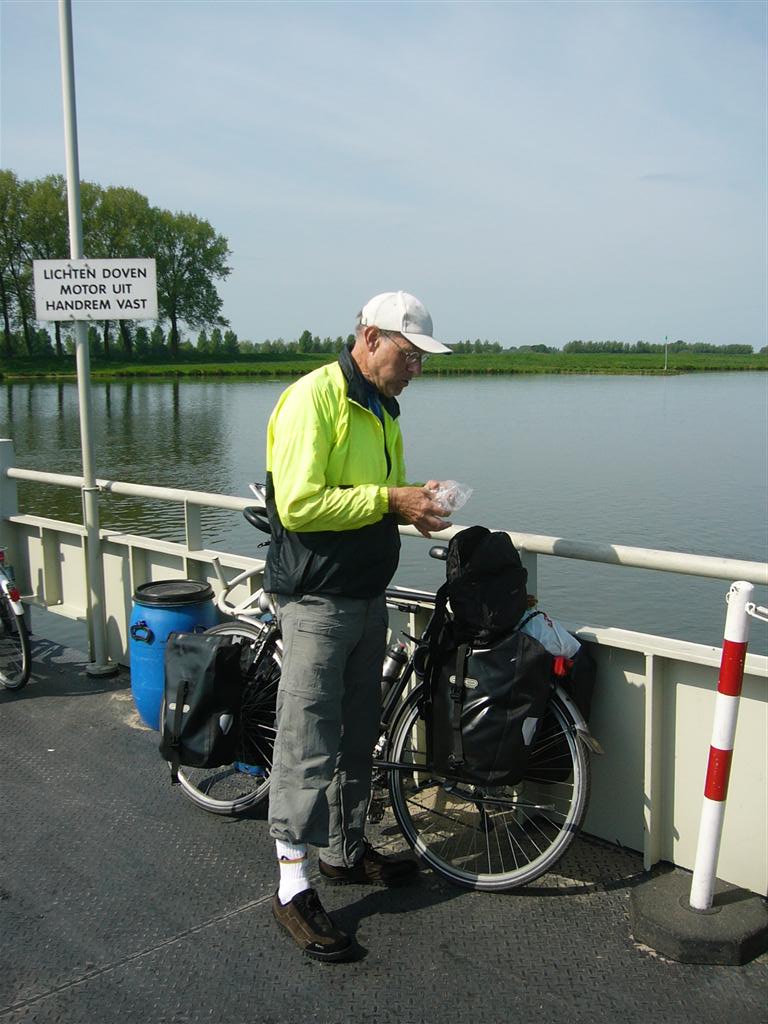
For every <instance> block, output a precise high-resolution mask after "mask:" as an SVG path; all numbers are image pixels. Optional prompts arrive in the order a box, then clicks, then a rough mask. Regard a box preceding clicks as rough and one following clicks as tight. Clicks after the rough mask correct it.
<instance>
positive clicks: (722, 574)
mask: <svg viewBox="0 0 768 1024" xmlns="http://www.w3.org/2000/svg"><path fill="white" fill-rule="evenodd" d="M6 475H7V476H8V477H9V478H10V479H14V480H30V481H35V482H37V483H45V484H55V485H58V486H61V487H70V488H77V489H80V488H82V486H83V478H82V477H78V476H68V475H65V474H63V473H46V472H42V471H40V470H34V469H20V468H18V467H8V468H7V470H6ZM96 486H97V487H98V489H99V491H100V492H102V493H104V494H121V495H126V496H129V497H135V498H154V499H158V500H162V501H171V502H176V503H179V504H184V505H192V506H197V507H199V506H205V507H211V508H224V509H232V510H233V511H242V510H243V509H244V508H246V507H247V506H249V505H254V504H255V502H254V499H253V498H238V497H235V496H234V495H226V494H212V493H209V492H207V491H191V490H182V489H179V488H173V487H155V486H150V485H147V484H133V483H126V482H124V481H121V480H102V479H97V481H96ZM461 529H463V527H462V526H453V527H450V528H449V529H447V530H443V531H442V532H441V533H436V534H433V537H435V538H437V539H448V538H450V537H452V536H453V535H454V534H455V533H458V532H459V530H461ZM400 532H401V533H402V534H404V535H407V536H413V537H420V536H421V534H420V533H419V532H418V530H416V529H415V527H412V526H403V527H401V528H400ZM508 532H509V535H510V537H511V538H512V540H513V541H514V544H515V546H516V547H517V548H519V549H520V550H521V551H522V552H523V553H526V552H527V553H530V554H536V555H554V556H557V557H558V558H573V559H579V560H581V561H587V562H600V563H605V564H609V565H622V566H626V567H633V568H637V569H656V570H658V571H660V572H674V573H680V574H683V575H688V576H705V577H708V578H710V579H720V580H728V581H732V580H736V579H740V580H746V581H747V582H749V583H754V584H757V585H764V586H768V563H766V562H751V561H746V560H743V559H736V558H719V557H716V556H713V555H696V554H689V553H687V552H682V551H663V550H660V549H657V548H638V547H630V546H627V545H623V544H594V543H589V542H587V541H577V540H567V539H565V538H563V537H548V536H545V535H543V534H537V533H518V532H516V531H514V530H510V531H508ZM187 535H189V531H187Z"/></svg>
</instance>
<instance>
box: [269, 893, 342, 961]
mask: <svg viewBox="0 0 768 1024" xmlns="http://www.w3.org/2000/svg"><path fill="white" fill-rule="evenodd" d="M272 913H273V914H274V915H275V920H276V921H277V923H278V924H279V925H280V927H281V928H284V929H285V930H286V931H287V932H288V934H289V935H290V936H291V938H292V939H293V941H294V942H295V943H296V945H297V946H298V947H299V949H302V950H303V951H304V952H305V953H306V954H307V956H311V957H313V958H314V959H315V960H325V961H328V962H331V963H333V962H338V961H340V960H349V959H350V958H351V957H352V954H353V950H354V947H353V943H352V940H351V939H350V937H349V936H348V935H347V934H346V932H342V931H341V930H340V929H338V928H336V927H335V926H334V923H333V921H332V920H331V919H330V917H329V916H328V915H327V914H326V912H325V911H324V910H323V905H322V903H321V902H320V897H319V896H318V895H317V893H316V892H315V890H314V889H305V890H304V892H300V893H298V895H296V896H294V897H293V899H292V900H291V901H290V903H286V904H282V903H281V902H280V899H279V897H278V895H277V893H275V895H274V899H273V900H272Z"/></svg>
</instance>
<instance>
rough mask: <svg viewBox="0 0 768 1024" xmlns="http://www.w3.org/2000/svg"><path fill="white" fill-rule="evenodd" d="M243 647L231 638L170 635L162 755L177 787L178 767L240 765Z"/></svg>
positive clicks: (184, 634)
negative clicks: (238, 749) (235, 761)
mask: <svg viewBox="0 0 768 1024" xmlns="http://www.w3.org/2000/svg"><path fill="white" fill-rule="evenodd" d="M242 656H243V645H242V643H241V642H239V641H236V642H233V641H232V638H231V637H229V636H226V635H224V636H221V635H218V636H217V635H216V634H213V635H209V634H207V633H171V634H170V636H169V637H168V641H167V644H166V648H165V700H164V703H163V713H162V716H161V720H160V747H159V749H160V753H161V754H162V756H163V757H164V758H165V760H166V761H168V762H169V763H170V766H171V780H172V781H173V782H178V774H177V773H178V770H179V766H180V765H188V766H189V767H194V768H218V767H219V766H221V765H224V764H230V763H231V762H232V761H234V760H236V754H237V748H238V736H239V732H240V730H239V717H240V708H241V705H242V694H243V674H242V672H241V658H242Z"/></svg>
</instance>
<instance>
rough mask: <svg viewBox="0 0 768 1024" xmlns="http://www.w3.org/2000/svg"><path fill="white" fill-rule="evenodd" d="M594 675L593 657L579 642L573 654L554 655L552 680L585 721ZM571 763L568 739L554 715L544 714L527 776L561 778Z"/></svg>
mask: <svg viewBox="0 0 768 1024" xmlns="http://www.w3.org/2000/svg"><path fill="white" fill-rule="evenodd" d="M596 675H597V666H596V665H595V661H594V659H593V657H592V655H591V654H590V653H589V651H588V649H587V648H586V647H585V645H584V644H583V643H582V645H581V647H580V648H579V650H578V651H577V653H576V655H575V657H574V658H562V657H556V658H555V659H554V676H555V679H554V681H555V683H556V684H557V685H558V686H561V687H562V688H563V690H564V691H565V692H566V694H567V695H568V696H569V697H570V698H571V700H572V701H573V703H574V704H575V705H576V707H577V708H578V709H579V711H580V712H581V713H582V715H583V716H584V721H585V722H589V713H590V709H591V706H592V692H593V690H594V688H595V679H596ZM571 767H572V763H571V755H570V753H569V750H568V743H567V741H566V739H565V737H564V736H563V734H562V731H561V729H560V728H559V726H558V724H557V722H556V721H555V719H554V717H553V716H552V715H551V714H550V715H547V716H546V717H545V719H544V722H543V724H542V728H541V733H540V734H539V756H538V757H537V760H536V764H532V765H531V777H532V778H535V779H536V780H537V781H540V782H564V781H565V780H566V779H567V778H568V776H569V775H570V774H571Z"/></svg>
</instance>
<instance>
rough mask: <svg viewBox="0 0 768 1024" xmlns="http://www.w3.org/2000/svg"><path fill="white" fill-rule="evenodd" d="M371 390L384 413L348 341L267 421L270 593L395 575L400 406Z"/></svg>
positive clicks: (339, 587) (344, 587)
mask: <svg viewBox="0 0 768 1024" xmlns="http://www.w3.org/2000/svg"><path fill="white" fill-rule="evenodd" d="M378 398H379V400H380V402H381V407H382V418H381V419H379V417H378V416H377V415H376V414H375V413H374V412H372V411H371V410H370V409H369V408H368V392H367V390H366V382H365V380H364V378H363V376H362V374H361V373H360V371H359V369H358V368H357V366H356V365H355V363H354V360H353V359H352V357H351V355H350V352H349V350H348V349H345V350H344V351H343V352H342V353H341V355H340V357H339V360H338V362H336V363H333V364H330V365H329V366H323V367H321V368H320V369H318V370H315V371H313V372H312V373H309V374H307V375H306V376H305V377H302V378H301V379H300V380H298V381H296V382H295V383H294V384H292V385H291V386H290V387H288V388H287V389H286V390H285V391H284V392H283V394H282V395H281V396H280V399H279V400H278V403H277V405H276V406H275V409H274V411H273V413H272V416H271V417H270V420H269V426H268V428H267V511H268V513H269V518H270V524H271V527H272V542H271V544H270V548H269V554H268V557H267V565H266V569H265V577H264V584H265V587H266V589H267V590H268V591H271V592H272V593H278V594H311V593H327V594H338V595H343V596H346V597H373V596H376V595H377V594H380V593H382V592H383V591H384V589H385V588H386V586H387V584H388V583H389V581H390V580H391V578H392V576H393V575H394V572H395V569H396V568H397V561H398V557H399V550H400V537H399V534H398V530H397V523H396V521H395V518H394V516H392V515H391V514H390V513H389V502H388V495H387V488H388V487H400V486H403V485H404V484H405V481H406V476H405V461H404V457H403V440H402V435H401V433H400V426H399V423H398V416H399V412H400V409H399V406H398V404H397V402H396V401H395V399H393V398H390V399H388V398H385V397H384V396H383V395H378Z"/></svg>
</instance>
